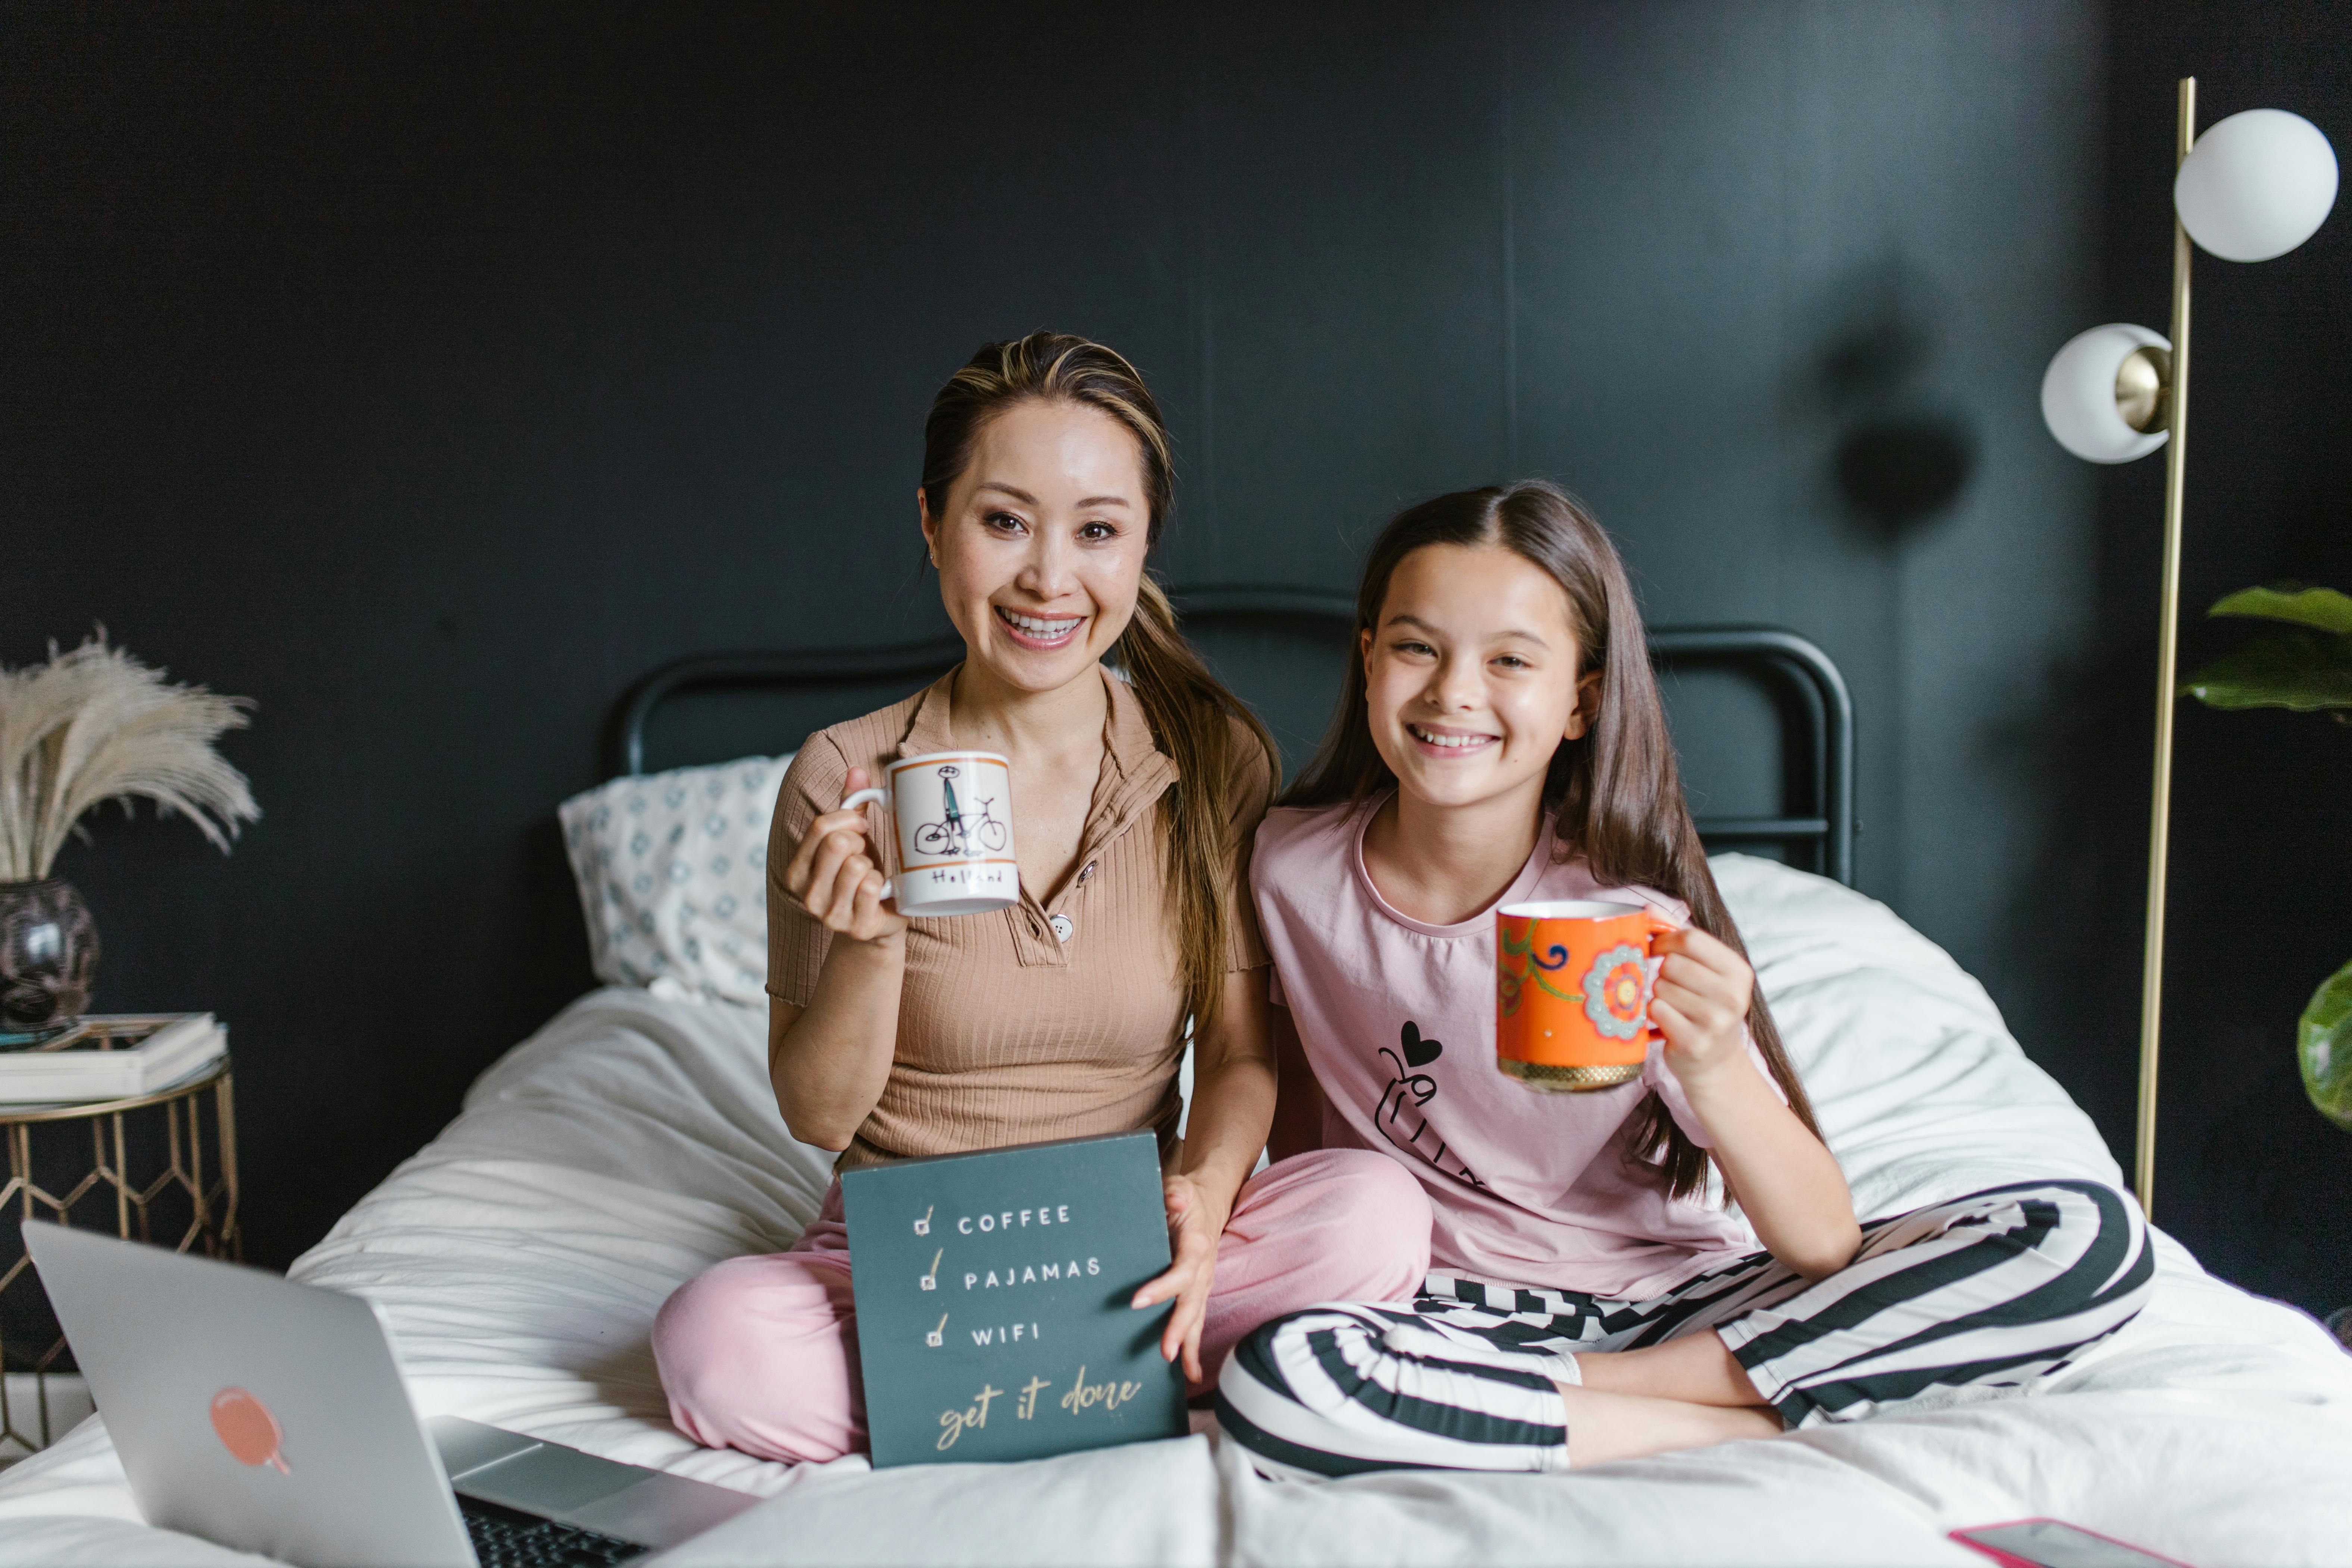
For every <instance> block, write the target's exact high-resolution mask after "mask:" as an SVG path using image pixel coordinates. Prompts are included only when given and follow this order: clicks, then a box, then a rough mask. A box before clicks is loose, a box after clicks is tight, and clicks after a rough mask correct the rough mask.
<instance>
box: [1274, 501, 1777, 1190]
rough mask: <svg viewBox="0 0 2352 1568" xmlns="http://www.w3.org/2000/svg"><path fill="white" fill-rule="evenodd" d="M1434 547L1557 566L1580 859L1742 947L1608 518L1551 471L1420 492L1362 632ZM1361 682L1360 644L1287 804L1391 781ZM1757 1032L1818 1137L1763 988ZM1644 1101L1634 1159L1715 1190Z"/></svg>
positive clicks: (1559, 812) (1380, 563)
mask: <svg viewBox="0 0 2352 1568" xmlns="http://www.w3.org/2000/svg"><path fill="white" fill-rule="evenodd" d="M1432 544H1458V545H1465V546H1469V547H1474V548H1475V547H1481V546H1483V547H1488V548H1495V549H1502V550H1507V551H1509V552H1511V553H1513V554H1514V555H1517V556H1518V557H1519V558H1520V559H1521V560H1523V561H1526V562H1528V563H1530V564H1532V565H1534V566H1537V567H1538V568H1540V569H1541V570H1543V571H1544V572H1546V573H1548V574H1549V575H1550V577H1551V579H1552V581H1554V582H1556V583H1558V584H1559V587H1560V591H1561V592H1562V593H1564V594H1566V595H1568V603H1569V609H1570V620H1571V621H1572V623H1573V624H1574V626H1575V630H1576V637H1577V644H1578V647H1577V656H1578V657H1577V670H1578V673H1579V674H1580V675H1586V674H1592V673H1596V672H1597V673H1598V674H1599V675H1600V677H1601V701H1600V711H1599V712H1598V714H1596V715H1595V717H1594V719H1593V721H1592V725H1591V728H1590V729H1589V730H1587V731H1585V733H1584V734H1583V735H1582V736H1581V737H1580V738H1579V739H1577V740H1573V741H1563V742H1561V743H1560V747H1559V751H1557V752H1554V753H1553V754H1552V759H1551V767H1550V770H1549V773H1546V775H1545V778H1544V794H1543V803H1544V809H1545V810H1546V811H1547V812H1549V813H1553V814H1556V816H1557V817H1558V822H1559V827H1558V834H1557V837H1558V839H1559V846H1560V851H1561V853H1562V854H1569V855H1576V856H1580V857H1581V858H1583V860H1584V862H1585V864H1586V865H1588V866H1589V867H1591V870H1592V875H1593V876H1594V878H1595V879H1598V880H1599V881H1600V882H1601V885H1602V886H1603V887H1621V888H1622V887H1642V888H1651V889H1656V890H1657V891H1659V892H1661V893H1667V894H1671V895H1672V896H1674V897H1675V898H1677V899H1680V900H1682V901H1683V902H1684V903H1685V904H1687V905H1688V906H1690V912H1691V923H1692V924H1694V925H1696V926H1697V927H1698V928H1699V929H1700V930H1701V931H1706V933H1707V934H1708V935H1710V936H1713V937H1716V938H1717V939H1718V940H1720V941H1722V942H1726V943H1727V944H1729V945H1730V946H1731V947H1732V948H1734V949H1735V950H1737V951H1738V952H1739V953H1740V954H1741V955H1742V956H1743V957H1744V956H1746V954H1747V951H1748V950H1747V947H1746V945H1745V944H1744V943H1743V942H1741V941H1740V940H1739V929H1738V926H1736V925H1734V924H1733V923H1732V919H1731V914H1730V911H1729V910H1726V909H1725V908H1724V906H1723V895H1722V894H1721V893H1719V892H1718V891H1717V890H1716V886H1715V877H1714V875H1713V873H1711V872H1709V871H1708V870H1707V868H1706V850H1705V849H1704V848H1703V847H1701V846H1700V844H1699V841H1698V829H1697V828H1696V826H1694V825H1693V824H1692V822H1691V816H1690V808H1689V806H1688V805H1686V804H1685V802H1684V800H1683V785H1682V776H1681V773H1680V771H1679V770H1678V769H1677V768H1676V766H1675V745H1674V739H1673V737H1672V735H1670V734H1669V733H1668V731H1667V729H1666V712H1665V706H1664V703H1663V702H1661V701H1660V700H1659V698H1658V682H1657V679H1656V677H1655V676H1654V675H1653V674H1652V673H1651V671H1650V651H1649V642H1648V638H1647V637H1646V636H1645V635H1644V633H1643V629H1642V612H1641V611H1640V609H1639V608H1637V607H1636V606H1635V605H1634V603H1633V584H1631V583H1630V582H1628V581H1627V579H1626V576H1625V565H1624V563H1623V562H1622V561H1621V560H1619V559H1618V555H1617V547H1616V546H1615V545H1614V544H1612V543H1611V542H1610V541H1609V536H1608V535H1607V534H1606V533H1604V532H1602V531H1601V525H1600V524H1599V523H1598V522H1596V521H1593V519H1592V516H1591V513H1590V512H1588V511H1586V510H1584V508H1583V507H1582V506H1580V504H1578V502H1577V501H1576V500H1574V499H1573V498H1572V497H1570V495H1569V494H1568V493H1567V492H1566V491H1564V490H1562V489H1559V487H1558V486H1557V485H1550V484H1546V483H1545V482H1543V481H1542V480H1540V479H1525V480H1522V481H1520V482H1519V483H1517V484H1516V485H1512V486H1511V487H1509V488H1508V489H1502V488H1498V487H1494V486H1489V487H1488V488H1486V489H1476V490H1460V491H1457V492H1455V493H1454V494H1453V495H1444V496H1439V497H1438V498H1437V499H1436V500H1426V501H1423V502H1422V503H1421V504H1420V505H1419V506H1416V507H1413V508H1412V509H1410V510H1407V511H1404V512H1402V513H1400V514H1399V515H1398V516H1397V518H1396V519H1395V520H1394V521H1391V523H1390V524H1389V525H1388V527H1387V528H1386V529H1384V530H1382V531H1381V536H1380V538H1379V539H1378V540H1376V541H1374V542H1373V544H1372V549H1371V553H1370V556H1368V557H1367V558H1366V560H1365V562H1364V577H1363V584H1362V586H1361V587H1360V588H1359V589H1358V590H1357V594H1356V629H1357V634H1358V640H1359V641H1361V639H1362V637H1363V634H1365V633H1368V632H1372V633H1376V632H1377V631H1378V630H1379V628H1380V615H1381V606H1382V605H1384V604H1386V603H1387V601H1388V594H1389V579H1390V578H1391V577H1393V576H1394V575H1395V574H1396V569H1397V566H1398V565H1399V563H1402V561H1403V560H1404V558H1405V557H1406V556H1408V555H1411V554H1412V552H1414V551H1416V550H1420V549H1422V548H1423V547H1425V546H1428V545H1432ZM1364 692H1365V673H1364V660H1363V658H1361V657H1359V658H1355V659H1354V660H1352V661H1351V662H1350V663H1349V668H1348V677H1347V681H1346V686H1345V689H1343V690H1342V691H1341V693H1340V696H1339V711H1338V712H1337V713H1336V714H1335V715H1334V716H1333V718H1332V721H1331V728H1330V731H1328V733H1327V734H1326V735H1325V736H1324V739H1323V744H1322V747H1321V748H1320V749H1319V750H1318V752H1316V753H1315V760H1314V761H1313V762H1311V763H1308V764H1307V771H1306V772H1305V773H1302V774H1300V775H1299V778H1298V782H1297V784H1294V785H1292V786H1291V788H1290V791H1289V793H1288V794H1286V795H1284V796H1283V798H1282V804H1283V805H1337V804H1339V803H1340V802H1342V801H1352V802H1359V803H1360V802H1362V801H1365V800H1368V799H1370V797H1371V796H1372V795H1375V794H1378V793H1379V792H1381V791H1382V790H1384V789H1388V788H1391V787H1392V786H1393V785H1394V784H1396V775H1395V773H1392V772H1391V771H1390V769H1389V765H1388V763H1385V762H1383V761H1381V753H1380V751H1379V749H1378V748H1377V747H1375V746H1374V745H1373V744H1372V731H1371V725H1370V721H1369V719H1368V718H1367V715H1366V711H1365V697H1364ZM1748 1032H1749V1033H1750V1034H1751V1035H1753V1036H1754V1037H1755V1038H1756V1044H1757V1047H1759V1049H1760V1050H1761V1051H1762V1052H1763V1053H1764V1060H1765V1063H1766V1065H1767V1066H1768V1067H1769V1068H1770V1069H1771V1073H1772V1077H1773V1079H1774V1081H1776V1082H1777V1083H1779V1084H1780V1088H1781V1089H1782V1090H1783V1091H1784V1092H1785V1093H1786V1094H1787V1095H1788V1097H1789V1108H1790V1110H1794V1111H1795V1112H1796V1113H1797V1120H1798V1121H1801V1122H1803V1123H1804V1124H1805V1126H1806V1128H1807V1130H1808V1131H1811V1132H1812V1133H1813V1135H1814V1136H1815V1137H1819V1136H1820V1135H1821V1128H1820V1126H1819V1125H1818V1124H1816V1123H1815V1121H1813V1108H1812V1103H1811V1101H1810V1100H1808V1099H1807V1098H1806V1097H1805V1089H1804V1086H1803V1085H1802V1084H1801V1083H1799V1082H1798V1081H1797V1070H1796V1068H1793V1067H1791V1066H1790V1062H1789V1053H1788V1052H1787V1051H1786V1050H1785V1049H1783V1048H1782V1047H1781V1044H1780V1030H1779V1029H1777V1028H1775V1027H1774V1026H1773V1024H1772V1013H1771V1009H1770V1008H1769V1007H1767V1006H1766V1005H1765V1003H1764V993H1763V991H1762V990H1761V989H1760V988H1759V989H1758V990H1757V991H1756V993H1755V994H1754V998H1753V1000H1751V1001H1750V1002H1749V1003H1748ZM1636 1114H1637V1115H1638V1116H1639V1117H1640V1119H1641V1120H1640V1121H1639V1123H1638V1124H1637V1125H1636V1127H1635V1128H1634V1133H1633V1144H1632V1148H1633V1152H1634V1154H1635V1157H1636V1158H1638V1159H1640V1160H1642V1161H1643V1162H1644V1163H1647V1164H1649V1165H1650V1166H1652V1167H1653V1168H1654V1170H1655V1171H1656V1172H1657V1173H1658V1176H1659V1178H1660V1180H1662V1181H1663V1182H1664V1184H1665V1188H1666V1191H1667V1192H1668V1193H1669V1194H1672V1195H1673V1196H1675V1197H1688V1196H1692V1195H1694V1194H1697V1193H1699V1192H1700V1191H1702V1190H1704V1188H1705V1187H1706V1171H1707V1158H1706V1151H1705V1150H1704V1149H1701V1148H1700V1147H1699V1146H1698V1145H1697V1144H1696V1143H1694V1142H1691V1141H1690V1138H1689V1136H1688V1135H1687V1134H1685V1132H1684V1131H1683V1130H1682V1128H1681V1127H1680V1126H1679V1125H1677V1124H1676V1122H1675V1119H1674V1116H1673V1114H1672V1113H1671V1112H1670V1111H1668V1110H1666V1107H1665V1104H1664V1101H1662V1100H1659V1098H1658V1097H1657V1095H1656V1094H1655V1093H1653V1094H1651V1095H1650V1096H1649V1097H1648V1098H1647V1099H1646V1100H1643V1103H1642V1106H1641V1108H1640V1110H1638V1111H1637V1112H1636Z"/></svg>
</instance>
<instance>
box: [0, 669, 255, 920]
mask: <svg viewBox="0 0 2352 1568" xmlns="http://www.w3.org/2000/svg"><path fill="white" fill-rule="evenodd" d="M252 706H253V702H252V700H251V699H249V698H244V697H216V696H215V695H214V694H213V693H211V692H209V691H207V690H205V689H204V688H203V687H201V686H173V685H171V684H169V683H168V682H167V681H165V679H163V671H162V670H160V669H153V668H149V667H148V666H146V665H143V664H142V663H140V662H139V661H138V660H137V659H135V658H131V655H129V654H128V653H125V652H124V651H123V650H122V649H121V648H119V647H112V646H110V645H109V644H108V642H107V640H106V629H105V628H104V627H102V626H101V627H100V628H99V630H98V632H97V634H96V635H95V636H93V637H90V638H89V640H88V641H87V642H85V643H83V644H82V645H81V646H80V647H78V648H75V649H74V650H73V651H72V652H70V653H62V654H61V653H59V652H58V648H57V645H56V644H55V643H51V644H50V645H49V658H48V662H47V664H33V665H26V667H25V668H22V669H10V668H7V667H6V666H5V665H0V882H28V881H37V880H39V879H42V878H44V877H47V875H48V874H49V868H50V866H51V865H52V864H54V863H55V862H56V860H57V858H58V850H60V849H62V848H64V847H65V842H66V837H67V836H68V835H69V834H71V833H73V832H75V831H77V829H76V826H75V825H76V824H77V823H79V821H80V820H81V818H82V816H84V815H85V814H86V813H88V812H89V810H90V808H91V807H93V806H95V805H98V804H99V803H100V802H101V801H108V800H119V801H121V803H122V805H123V809H124V810H125V811H128V810H129V809H130V808H131V801H132V800H134V799H142V798H143V799H146V800H151V801H153V802H154V803H155V807H156V809H157V811H159V812H161V813H163V814H164V815H170V814H172V813H175V812H176V813H178V814H179V815H181V816H185V817H187V818H188V820H189V821H191V822H193V823H194V824H195V825H196V826H197V828H198V829H199V830H200V831H201V832H202V833H203V834H204V836H205V837H206V838H209V839H211V840H212V841H213V843H214V844H215V845H217V846H218V847H220V850H221V853H223V854H226V853H227V852H228V847H229V840H230V839H232V838H235V837H236V834H237V828H238V825H239V824H241V823H246V822H251V821H254V820H256V819H257V818H258V817H259V816H261V808H260V807H259V806H257V805H254V803H253V792H252V790H251V789H250V788H249V787H248V786H247V784H246V778H245V775H244V774H243V773H239V772H237V771H236V769H235V768H233V767H231V766H230V765H229V764H228V763H227V761H226V759H224V758H223V757H222V756H221V754H220V753H219V752H215V751H214V750H213V742H215V741H216V740H218V739H220V737H221V736H222V735H223V734H225V733H226V732H227V731H231V730H241V729H243V728H245V726H246V724H247V719H246V710H247V709H248V708H251V707H252Z"/></svg>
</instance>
